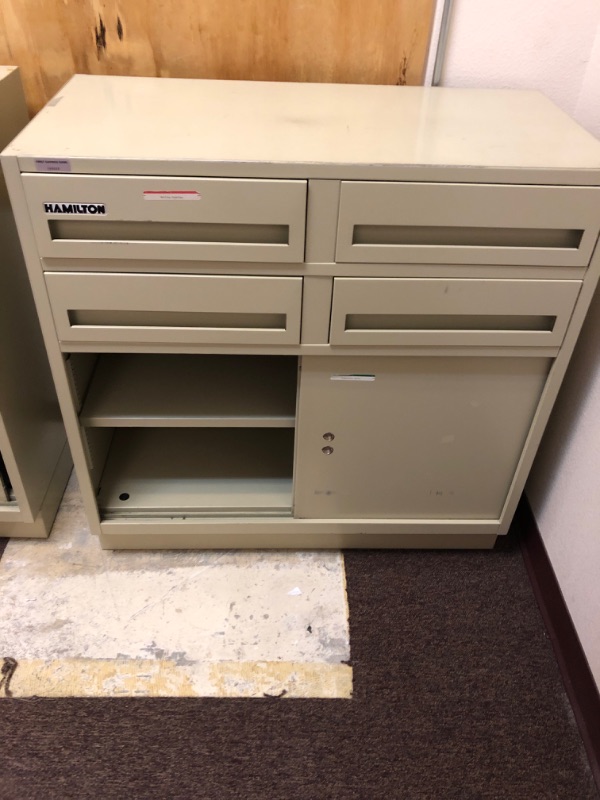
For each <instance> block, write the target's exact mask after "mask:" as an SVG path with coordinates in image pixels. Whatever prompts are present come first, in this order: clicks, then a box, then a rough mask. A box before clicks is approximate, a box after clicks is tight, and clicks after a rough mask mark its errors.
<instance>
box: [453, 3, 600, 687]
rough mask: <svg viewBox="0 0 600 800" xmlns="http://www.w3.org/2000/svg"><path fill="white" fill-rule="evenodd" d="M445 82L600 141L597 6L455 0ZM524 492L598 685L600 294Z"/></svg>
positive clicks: (599, 15)
mask: <svg viewBox="0 0 600 800" xmlns="http://www.w3.org/2000/svg"><path fill="white" fill-rule="evenodd" d="M441 85H442V86H477V87H494V88H523V89H539V90H540V91H542V92H544V93H545V94H546V95H547V96H548V97H550V98H551V99H552V100H553V101H554V102H555V103H557V105H559V106H560V107H561V108H562V109H563V110H564V111H566V112H567V113H568V114H570V115H571V116H573V117H575V119H577V120H578V121H579V122H580V123H581V124H582V125H583V126H584V127H586V128H587V129H588V130H589V131H591V132H592V133H594V134H595V135H596V136H598V137H600V2H598V0H525V1H524V0H455V1H454V9H453V14H452V18H451V23H450V29H449V36H448V44H447V51H446V59H445V61H444V69H443V72H442V79H441ZM598 213H600V206H599V209H598ZM527 493H528V496H529V499H530V501H531V503H532V506H533V510H534V513H535V516H536V519H537V522H538V525H539V527H540V531H541V534H542V537H543V539H544V543H545V545H546V548H547V550H548V554H549V556H550V559H551V561H552V565H553V567H554V570H555V572H556V575H557V578H558V580H559V583H560V585H561V588H562V592H563V595H564V597H565V600H566V602H567V605H568V607H569V611H570V613H571V616H572V618H573V622H574V624H575V627H576V629H577V632H578V634H579V638H580V640H581V643H582V645H583V648H584V650H585V652H586V655H587V658H588V661H589V663H590V667H591V669H592V672H593V674H594V676H595V679H596V682H597V683H598V686H599V687H600V293H599V292H597V293H596V298H595V300H594V302H593V304H592V308H591V309H590V312H589V314H588V318H587V321H586V324H585V326H584V329H583V331H582V334H581V337H580V340H579V342H578V345H577V348H576V351H575V354H574V358H573V361H572V364H571V366H570V368H569V371H568V373H567V376H566V379H565V382H564V384H563V387H562V389H561V393H560V396H559V399H558V401H557V404H556V407H555V410H554V412H553V415H552V418H551V420H550V424H549V426H548V429H547V431H546V434H545V436H544V441H543V443H542V446H541V448H540V451H539V453H538V456H537V459H536V462H535V464H534V468H533V471H532V474H531V478H530V481H529V484H528V487H527Z"/></svg>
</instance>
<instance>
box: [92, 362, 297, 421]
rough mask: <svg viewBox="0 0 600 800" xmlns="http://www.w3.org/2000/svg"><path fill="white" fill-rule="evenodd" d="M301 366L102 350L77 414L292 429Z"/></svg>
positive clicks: (110, 418) (106, 418)
mask: <svg viewBox="0 0 600 800" xmlns="http://www.w3.org/2000/svg"><path fill="white" fill-rule="evenodd" d="M297 371H298V360H297V358H295V357H289V356H246V355H244V356H221V355H175V354H173V355H171V354H169V355H159V354H129V353H128V354H115V355H102V356H101V357H100V359H99V362H98V365H97V367H96V370H95V372H94V375H93V377H92V381H91V385H90V388H89V391H88V393H87V397H86V400H85V403H84V406H83V409H82V411H81V415H80V419H81V422H82V424H83V425H84V426H89V427H110V428H112V427H150V426H160V427H192V426H194V427H196V426H198V427H221V426H227V427H271V428H291V427H294V425H295V421H296V387H297Z"/></svg>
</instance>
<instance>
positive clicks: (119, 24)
mask: <svg viewBox="0 0 600 800" xmlns="http://www.w3.org/2000/svg"><path fill="white" fill-rule="evenodd" d="M117 36H118V37H119V41H120V42H122V41H123V23H122V22H121V17H117Z"/></svg>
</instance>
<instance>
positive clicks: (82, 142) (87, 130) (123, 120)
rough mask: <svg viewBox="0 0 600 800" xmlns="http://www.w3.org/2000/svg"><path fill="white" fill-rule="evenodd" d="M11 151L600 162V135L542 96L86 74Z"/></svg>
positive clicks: (462, 162)
mask: <svg viewBox="0 0 600 800" xmlns="http://www.w3.org/2000/svg"><path fill="white" fill-rule="evenodd" d="M1 76H2V72H1V71H0V77H1ZM6 153H7V154H9V155H13V156H18V157H19V158H20V160H21V165H22V168H23V169H27V168H28V165H27V164H26V163H25V162H26V160H27V159H28V158H29V159H31V158H39V159H43V158H46V159H51V158H62V159H71V160H72V162H73V163H74V164H75V166H74V168H73V170H72V171H74V172H76V171H89V169H90V167H89V161H90V160H93V159H98V160H116V161H121V164H123V160H130V161H137V162H139V161H153V162H157V163H158V162H163V163H164V162H173V163H175V162H179V163H181V162H190V161H191V162H200V163H204V164H213V165H214V164H219V163H223V164H225V163H227V164H231V163H232V162H234V163H236V164H240V165H243V164H253V165H256V164H268V165H286V164H290V163H293V164H305V165H309V164H310V165H316V166H320V167H321V168H326V167H327V166H329V167H339V166H344V165H347V166H350V167H356V166H369V165H371V166H372V165H383V166H385V165H398V164H401V165H406V166H408V167H413V166H414V167H419V166H434V167H442V166H450V167H458V168H462V167H465V168H469V167H477V168H479V169H481V168H483V169H485V168H491V169H509V170H515V169H516V170H521V169H524V170H557V171H560V170H600V143H599V142H597V141H596V139H595V138H594V137H593V136H591V135H590V134H588V133H587V132H586V131H584V130H583V129H582V128H580V127H579V126H578V125H577V124H576V123H575V122H573V121H572V120H571V119H570V118H569V117H568V116H567V115H566V114H564V113H563V112H562V111H560V110H559V109H558V108H557V107H556V106H554V105H553V104H552V103H551V102H550V101H549V100H548V99H547V98H545V97H544V96H543V95H542V94H540V93H538V92H529V91H514V90H487V89H485V90H482V89H442V88H421V87H398V86H362V85H344V84H303V83H269V82H246V81H215V80H186V79H165V78H127V77H113V76H111V77H108V76H84V75H77V76H75V77H74V78H73V79H72V80H71V81H69V83H68V84H67V85H66V86H65V87H64V88H63V89H62V90H61V91H60V92H59V93H58V94H57V95H56V97H55V98H54V99H53V100H51V101H50V103H49V104H48V105H47V106H46V108H44V109H43V110H42V111H41V112H40V113H39V114H38V116H37V117H36V118H35V119H34V120H33V122H32V123H30V125H29V126H28V127H27V128H26V129H25V130H24V131H23V132H22V133H21V134H20V135H19V136H18V137H17V139H16V140H15V141H14V142H13V144H12V145H11V146H10V148H9V149H8V150H7V151H6ZM77 159H85V160H86V162H88V166H87V167H86V169H85V170H83V169H79V168H78V167H77ZM105 166H106V165H105ZM29 168H31V166H30V165H29ZM98 171H110V170H107V169H104V168H103V167H102V166H101V165H99V167H98ZM118 171H126V170H124V169H119V170H118ZM240 174H241V175H243V170H242V169H240ZM320 174H322V175H323V177H327V172H326V170H325V171H323V170H322V171H321V173H320ZM335 176H337V175H335Z"/></svg>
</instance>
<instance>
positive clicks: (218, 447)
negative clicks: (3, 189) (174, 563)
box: [3, 76, 600, 548]
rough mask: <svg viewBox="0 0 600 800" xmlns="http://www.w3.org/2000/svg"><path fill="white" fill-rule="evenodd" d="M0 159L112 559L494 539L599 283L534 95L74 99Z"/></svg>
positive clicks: (143, 91)
mask: <svg viewBox="0 0 600 800" xmlns="http://www.w3.org/2000/svg"><path fill="white" fill-rule="evenodd" d="M3 165H4V169H5V172H6V176H7V180H8V184H9V187H10V192H11V199H12V202H13V206H14V208H15V211H16V214H17V218H18V223H19V230H20V235H21V239H22V242H23V246H24V248H25V251H26V256H27V265H28V270H29V275H30V279H31V284H32V287H33V292H34V295H35V298H36V302H37V307H38V312H39V315H40V318H41V321H42V327H43V330H44V336H45V341H46V346H47V349H48V353H49V357H50V362H51V365H52V370H53V374H54V379H55V383H56V386H57V389H58V394H59V398H60V403H61V407H62V412H63V416H64V419H65V423H66V426H67V431H68V435H69V440H70V443H71V447H72V451H73V455H74V460H75V464H76V468H77V473H78V476H79V482H80V485H81V490H82V493H83V498H84V502H85V506H86V509H87V513H88V516H89V519H90V523H91V526H92V530H93V531H94V533H97V534H99V535H100V537H101V541H102V545H103V546H104V547H109V548H140V547H142V548H166V547H174V548H180V547H218V548H221V547H281V548H283V547H311V548H312V547H340V546H345V547H414V546H418V547H491V546H492V545H493V543H494V541H495V539H496V537H497V535H499V534H504V533H506V531H507V530H508V526H509V524H510V521H511V518H512V515H513V513H514V510H515V507H516V504H517V501H518V498H519V496H520V493H521V491H522V488H523V485H524V483H525V479H526V477H527V473H528V471H529V468H530V466H531V463H532V460H533V457H534V454H535V451H536V448H537V446H538V444H539V441H540V438H541V435H542V432H543V429H544V426H545V424H546V421H547V419H548V416H549V413H550V410H551V408H552V404H553V402H554V400H555V397H556V394H557V392H558V389H559V386H560V383H561V380H562V378H563V375H564V373H565V370H566V367H567V364H568V361H569V358H570V355H571V353H572V350H573V347H574V344H575V340H576V338H577V335H578V333H579V330H580V328H581V324H582V321H583V318H584V316H585V313H586V311H587V308H588V306H589V303H590V299H591V297H592V294H593V291H594V288H595V285H596V283H597V280H598V274H599V270H600V255H599V254H598V252H597V251H596V249H595V248H596V242H597V239H598V233H599V229H600V194H599V193H600V188H598V187H599V186H600V144H598V143H597V142H596V141H595V140H594V139H593V138H592V137H591V136H589V135H588V134H586V133H585V132H584V131H583V130H581V129H580V128H579V127H578V126H577V125H576V124H575V123H573V122H572V121H571V120H569V119H568V118H567V117H566V116H565V115H564V114H562V112H560V111H559V110H558V109H557V108H555V107H554V106H553V105H552V104H551V103H550V102H549V101H548V100H546V99H545V98H544V97H543V96H541V95H539V94H537V93H534V92H512V91H479V90H454V89H422V88H408V87H384V86H334V85H309V84H274V83H246V82H236V81H230V82H220V81H186V80H161V79H146V78H118V77H90V76H88V77H84V76H77V77H75V78H74V79H73V80H72V81H70V83H69V84H67V86H66V87H65V88H64V89H63V90H62V91H61V92H60V93H59V95H58V96H57V97H56V98H55V99H54V100H53V101H51V103H50V104H49V105H48V107H47V108H46V109H44V110H43V111H42V112H41V113H40V115H39V116H38V117H37V118H36V119H35V120H34V121H33V123H32V124H31V125H30V126H29V127H28V128H27V129H26V130H25V131H24V132H23V134H22V135H21V136H20V137H19V138H17V140H16V141H15V142H14V143H13V144H12V146H11V147H10V148H8V149H7V150H6V152H5V154H4V157H3Z"/></svg>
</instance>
